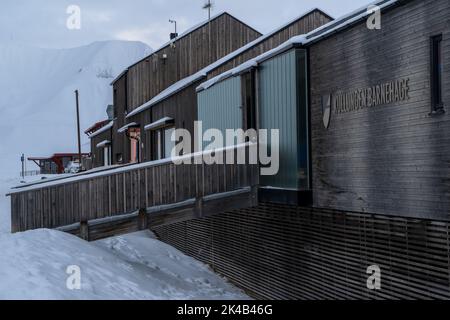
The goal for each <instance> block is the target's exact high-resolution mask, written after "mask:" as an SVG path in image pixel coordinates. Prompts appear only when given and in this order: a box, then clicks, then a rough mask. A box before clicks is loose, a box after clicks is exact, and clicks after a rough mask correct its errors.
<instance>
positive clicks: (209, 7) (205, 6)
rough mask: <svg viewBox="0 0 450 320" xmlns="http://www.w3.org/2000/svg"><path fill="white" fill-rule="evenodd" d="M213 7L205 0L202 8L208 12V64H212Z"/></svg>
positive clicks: (209, 1) (208, 0) (209, 0)
mask: <svg viewBox="0 0 450 320" xmlns="http://www.w3.org/2000/svg"><path fill="white" fill-rule="evenodd" d="M212 7H213V3H212V2H211V0H207V1H206V3H205V5H204V6H203V9H205V10H208V29H209V30H208V33H209V36H208V51H209V52H208V55H209V63H212V52H211V51H212V50H211V10H212Z"/></svg>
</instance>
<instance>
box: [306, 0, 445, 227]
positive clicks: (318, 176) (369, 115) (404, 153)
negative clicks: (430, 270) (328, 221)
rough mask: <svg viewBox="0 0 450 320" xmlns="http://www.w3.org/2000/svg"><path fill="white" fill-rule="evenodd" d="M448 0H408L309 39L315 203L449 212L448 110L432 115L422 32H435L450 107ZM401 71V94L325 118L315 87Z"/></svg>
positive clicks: (374, 79) (326, 91)
mask: <svg viewBox="0 0 450 320" xmlns="http://www.w3.org/2000/svg"><path fill="white" fill-rule="evenodd" d="M449 15H450V4H449V2H448V1H444V0H442V1H410V2H409V3H406V4H404V5H402V6H401V7H400V8H394V9H391V10H389V11H387V12H385V13H383V21H382V29H381V30H378V31H374V30H368V29H367V28H366V25H365V23H360V24H358V25H356V26H354V27H351V28H350V29H348V30H346V31H343V32H340V33H338V34H336V35H334V36H333V37H331V38H328V39H324V40H322V41H321V42H318V43H317V44H314V45H312V47H311V48H310V49H309V50H310V51H309V53H310V70H311V79H310V80H311V83H310V88H311V128H312V130H311V134H312V138H311V140H312V141H311V142H312V163H313V170H312V174H313V189H314V205H315V206H317V207H326V208H334V209H342V210H350V211H362V212H371V213H380V214H390V215H402V216H413V217H419V218H428V219H438V220H448V219H449V218H450V216H449V214H450V197H449V190H450V189H449V186H450V178H448V177H450V167H449V166H448V158H450V148H449V145H450V118H449V113H448V110H446V111H447V113H446V114H445V115H440V116H430V112H431V89H430V80H431V77H430V63H431V61H430V56H431V52H430V40H431V37H432V36H434V35H436V34H442V35H443V57H444V65H443V68H444V69H443V70H444V72H443V75H444V78H443V88H444V90H443V91H444V96H443V98H444V104H445V106H447V109H448V106H450V94H449V92H450V90H448V88H449V86H450V64H449V63H447V62H448V61H449V60H448V57H449V56H450V28H449V26H448V16H449ZM400 79H409V99H408V100H406V101H401V102H397V103H391V104H386V105H380V106H377V107H371V108H365V109H363V110H358V111H352V112H346V113H340V114H337V113H335V112H334V110H333V111H332V115H331V121H330V126H329V128H328V129H325V127H324V125H323V113H322V96H327V95H330V94H332V95H333V94H336V93H337V92H339V91H341V92H349V91H352V90H357V89H363V88H367V87H371V86H374V85H378V84H381V83H384V82H389V81H395V80H400Z"/></svg>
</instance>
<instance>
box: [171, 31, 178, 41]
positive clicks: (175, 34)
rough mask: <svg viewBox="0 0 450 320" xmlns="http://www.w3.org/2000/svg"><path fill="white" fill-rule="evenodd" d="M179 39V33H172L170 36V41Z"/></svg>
mask: <svg viewBox="0 0 450 320" xmlns="http://www.w3.org/2000/svg"><path fill="white" fill-rule="evenodd" d="M177 37H178V33H175V32H172V33H171V34H170V40H173V39H176V38H177Z"/></svg>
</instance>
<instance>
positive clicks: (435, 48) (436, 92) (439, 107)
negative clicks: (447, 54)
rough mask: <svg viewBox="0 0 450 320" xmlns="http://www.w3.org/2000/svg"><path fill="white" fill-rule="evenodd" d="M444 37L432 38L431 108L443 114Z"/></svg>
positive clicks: (433, 111)
mask: <svg viewBox="0 0 450 320" xmlns="http://www.w3.org/2000/svg"><path fill="white" fill-rule="evenodd" d="M442 61H443V60H442V35H438V36H434V37H432V38H431V108H432V110H431V111H432V113H442V112H443V111H444V102H443V100H442V73H443V64H442Z"/></svg>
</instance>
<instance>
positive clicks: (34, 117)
mask: <svg viewBox="0 0 450 320" xmlns="http://www.w3.org/2000/svg"><path fill="white" fill-rule="evenodd" d="M150 51H151V49H150V48H149V47H148V46H147V45H145V44H143V43H141V42H127V41H105V42H95V43H93V44H90V45H87V46H83V47H78V48H73V49H60V50H55V49H41V48H33V47H27V46H22V45H1V44H0V88H1V92H0V129H1V134H2V138H1V140H0V177H5V176H6V177H15V176H17V175H18V173H19V171H20V162H19V160H20V155H21V154H22V153H25V155H26V156H46V155H50V154H53V153H55V152H75V151H76V150H77V139H76V134H77V131H76V118H75V114H76V113H75V95H74V91H75V90H76V89H78V90H79V92H80V116H81V125H82V129H86V128H87V127H89V126H90V125H91V124H92V123H94V122H96V121H99V120H102V119H105V117H106V113H105V110H106V106H107V105H108V104H111V103H112V88H111V87H110V85H109V84H110V82H111V81H112V80H113V78H115V77H116V76H117V75H118V74H119V73H120V72H122V71H123V69H124V68H126V67H127V66H128V65H130V64H132V63H133V62H135V61H137V60H139V59H141V58H142V57H144V56H145V55H147V54H149V53H150ZM83 131H84V130H83ZM83 145H84V146H83V148H84V150H85V151H88V150H89V145H88V139H87V137H85V136H84V134H83ZM28 169H37V168H35V167H34V168H33V166H32V165H31V164H28Z"/></svg>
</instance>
